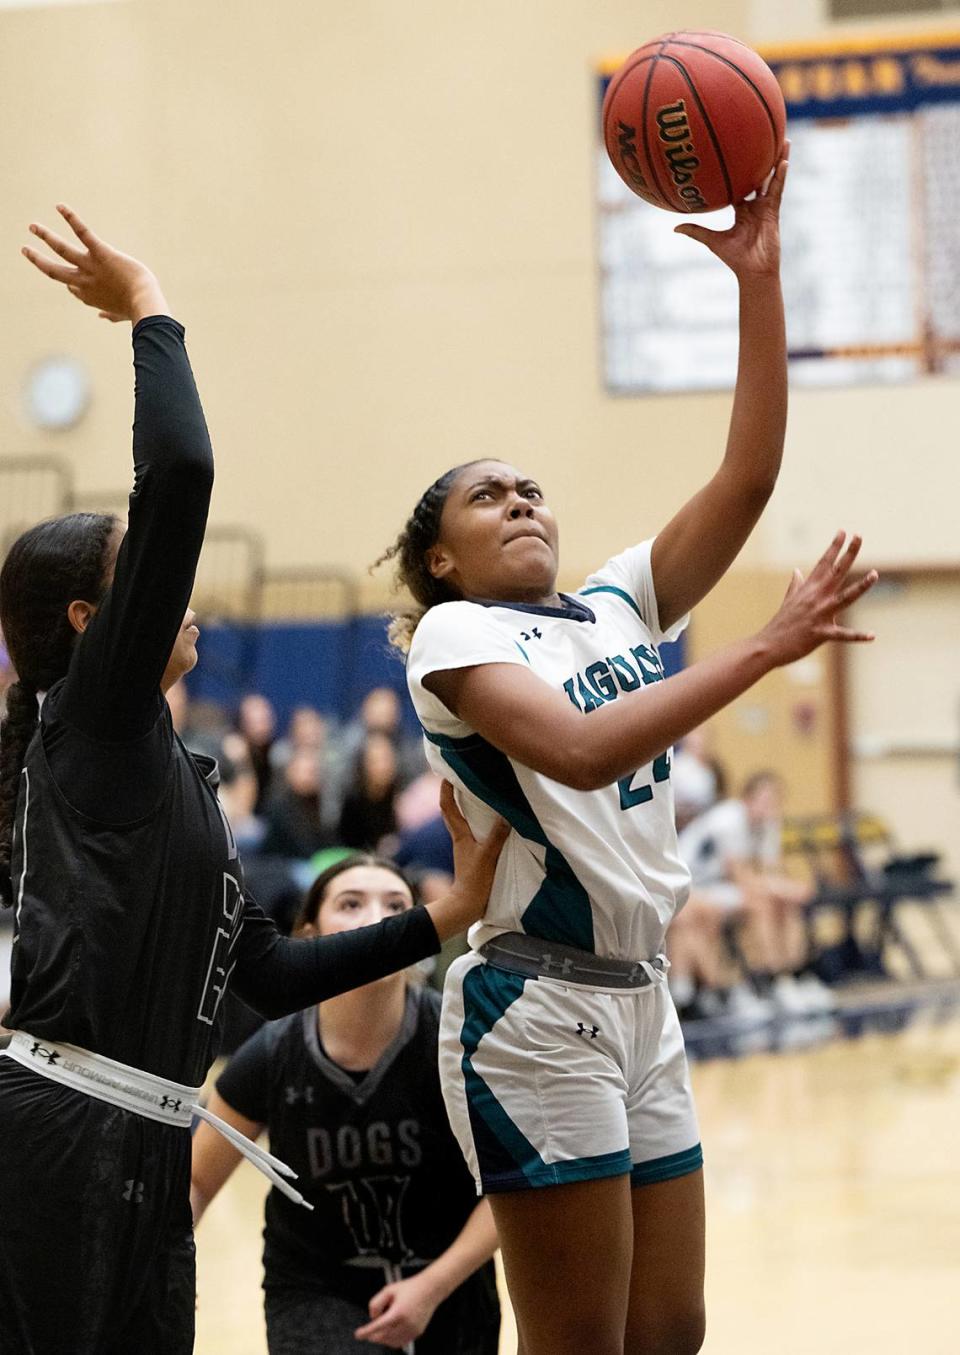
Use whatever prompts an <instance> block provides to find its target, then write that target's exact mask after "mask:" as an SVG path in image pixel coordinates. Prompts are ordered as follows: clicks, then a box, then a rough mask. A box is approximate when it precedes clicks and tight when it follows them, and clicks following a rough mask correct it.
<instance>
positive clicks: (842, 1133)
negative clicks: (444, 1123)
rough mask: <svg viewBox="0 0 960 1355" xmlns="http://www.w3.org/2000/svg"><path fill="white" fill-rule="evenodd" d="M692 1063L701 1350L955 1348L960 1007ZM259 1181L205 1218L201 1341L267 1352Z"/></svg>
mask: <svg viewBox="0 0 960 1355" xmlns="http://www.w3.org/2000/svg"><path fill="white" fill-rule="evenodd" d="M693 1077H694V1086H695V1089H696V1093H697V1101H698V1106H699V1111H700V1118H701V1124H702V1129H703V1144H704V1152H705V1155H706V1162H707V1168H706V1173H707V1175H706V1180H707V1206H708V1227H709V1231H708V1256H707V1312H708V1335H707V1340H706V1344H705V1346H704V1352H705V1355H907V1352H913V1351H922V1352H923V1355H956V1351H957V1350H958V1349H960V1344H958V1337H957V1330H956V1314H957V1295H958V1294H960V1162H958V1154H960V1010H958V1009H957V1008H956V1007H953V1008H952V1009H951V1008H950V1007H946V1008H945V1007H943V1006H940V1007H938V1008H929V1007H927V1008H920V1009H919V1010H917V1011H916V1012H915V1013H914V1014H912V1016H911V1017H910V1020H909V1024H908V1025H907V1026H906V1028H905V1029H902V1030H899V1031H897V1032H896V1033H892V1034H880V1033H873V1034H870V1033H868V1034H864V1035H862V1036H861V1037H860V1038H858V1039H855V1040H834V1041H831V1042H829V1043H826V1044H823V1045H819V1046H816V1047H812V1048H807V1049H795V1050H793V1051H786V1050H782V1051H781V1052H778V1053H776V1054H771V1053H762V1054H753V1055H749V1056H746V1057H741V1058H737V1059H724V1060H719V1059H718V1060H711V1061H709V1062H702V1063H697V1064H695V1066H694V1068H693ZM263 1194H264V1189H263V1184H262V1178H261V1177H260V1176H259V1175H258V1174H257V1173H256V1172H255V1171H254V1170H253V1168H251V1167H250V1166H249V1165H248V1164H246V1163H244V1164H242V1165H241V1167H240V1168H239V1170H238V1171H237V1172H236V1174H235V1176H234V1178H233V1180H232V1181H231V1182H230V1183H229V1185H228V1186H227V1188H226V1189H225V1190H224V1192H223V1193H222V1194H221V1196H220V1198H219V1199H218V1200H216V1201H215V1203H214V1204H213V1205H212V1206H211V1208H210V1210H209V1212H208V1214H207V1216H206V1218H205V1219H204V1221H203V1223H202V1225H201V1227H200V1229H199V1233H198V1238H197V1244H198V1254H199V1311H198V1314H197V1347H196V1349H197V1352H198V1355H265V1351H266V1344H265V1342H264V1339H263V1322H262V1317H261V1307H260V1300H261V1292H260V1288H259V1285H260V1263H259V1252H260V1226H261V1222H260V1210H261V1202H262V1198H263ZM504 1328H505V1329H504V1339H503V1343H502V1346H501V1350H502V1352H503V1355H514V1352H515V1350H516V1340H515V1334H514V1330H513V1325H512V1322H511V1320H510V1317H509V1313H507V1314H505V1324H504ZM363 1349H364V1347H363V1346H362V1345H358V1346H357V1350H358V1355H360V1353H361V1352H362V1351H363ZM305 1355H308V1352H305Z"/></svg>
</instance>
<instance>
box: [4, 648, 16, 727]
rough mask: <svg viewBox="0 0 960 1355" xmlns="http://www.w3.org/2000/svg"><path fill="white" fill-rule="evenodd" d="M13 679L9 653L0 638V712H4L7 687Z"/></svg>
mask: <svg viewBox="0 0 960 1355" xmlns="http://www.w3.org/2000/svg"><path fill="white" fill-rule="evenodd" d="M15 681H16V673H14V671H13V665H12V664H11V662H10V655H9V654H8V653H7V650H6V646H5V645H4V643H3V640H2V639H0V714H2V713H3V712H5V711H6V708H7V703H6V696H7V688H8V687H9V686H10V685H11V684H12V683H13V682H15Z"/></svg>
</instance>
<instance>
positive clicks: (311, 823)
mask: <svg viewBox="0 0 960 1355" xmlns="http://www.w3.org/2000/svg"><path fill="white" fill-rule="evenodd" d="M279 781H280V784H279V786H278V787H277V789H276V790H275V791H274V792H273V794H272V795H271V797H270V799H269V800H268V801H267V805H266V808H265V810H264V818H265V820H266V825H267V831H266V834H265V836H264V839H263V844H262V851H263V853H264V855H265V856H266V855H273V856H285V857H289V858H290V859H292V860H297V861H306V860H307V859H308V858H309V857H311V856H313V854H314V852H318V851H319V850H320V849H321V847H330V846H333V844H334V842H335V841H336V837H335V835H334V834H333V833H331V832H330V830H329V828H328V827H327V824H326V820H325V818H324V807H323V783H322V780H321V770H320V763H319V760H318V758H317V753H316V750H315V749H314V748H310V747H303V748H296V749H294V751H293V752H292V754H291V756H290V760H289V761H288V762H287V764H286V766H285V767H284V768H283V770H282V771H281V772H280V773H279Z"/></svg>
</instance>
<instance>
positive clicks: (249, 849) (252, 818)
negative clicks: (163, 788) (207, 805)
mask: <svg viewBox="0 0 960 1355" xmlns="http://www.w3.org/2000/svg"><path fill="white" fill-rule="evenodd" d="M217 760H218V762H219V764H220V787H219V791H218V794H219V796H220V803H221V804H222V805H223V812H224V814H226V816H227V822H228V823H229V824H230V827H231V828H232V829H233V835H234V837H235V838H236V839H237V846H238V847H239V849H240V852H241V853H242V854H243V855H246V856H252V855H253V854H254V853H255V852H258V851H260V849H261V846H262V843H263V836H264V833H265V832H266V824H265V822H264V820H263V819H262V817H260V815H258V814H257V813H256V804H257V778H256V776H255V775H254V772H253V766H252V764H251V762H250V755H249V753H248V751H247V744H246V740H245V739H244V738H243V737H242V736H241V735H240V734H237V733H235V732H230V733H228V734H226V735H224V738H223V742H222V744H221V746H220V756H219V758H218V759H217ZM258 902H261V903H262V899H259V898H258Z"/></svg>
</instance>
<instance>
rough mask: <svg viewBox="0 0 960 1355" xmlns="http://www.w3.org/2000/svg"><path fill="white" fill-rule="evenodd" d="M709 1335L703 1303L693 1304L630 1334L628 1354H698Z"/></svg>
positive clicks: (628, 1335) (658, 1317) (664, 1314)
mask: <svg viewBox="0 0 960 1355" xmlns="http://www.w3.org/2000/svg"><path fill="white" fill-rule="evenodd" d="M706 1334H707V1315H706V1311H705V1309H704V1306H703V1304H702V1303H699V1304H696V1303H694V1304H690V1305H689V1306H685V1307H683V1308H678V1309H674V1310H673V1311H671V1312H669V1313H666V1312H665V1313H663V1314H662V1315H658V1316H657V1317H653V1318H649V1319H648V1320H647V1321H645V1322H644V1323H643V1325H642V1326H641V1327H640V1328H639V1329H638V1330H636V1331H634V1332H630V1331H628V1332H627V1338H626V1340H625V1342H624V1346H623V1351H624V1355H697V1351H699V1350H700V1349H701V1347H702V1346H703V1341H704V1337H705V1336H706Z"/></svg>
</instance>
